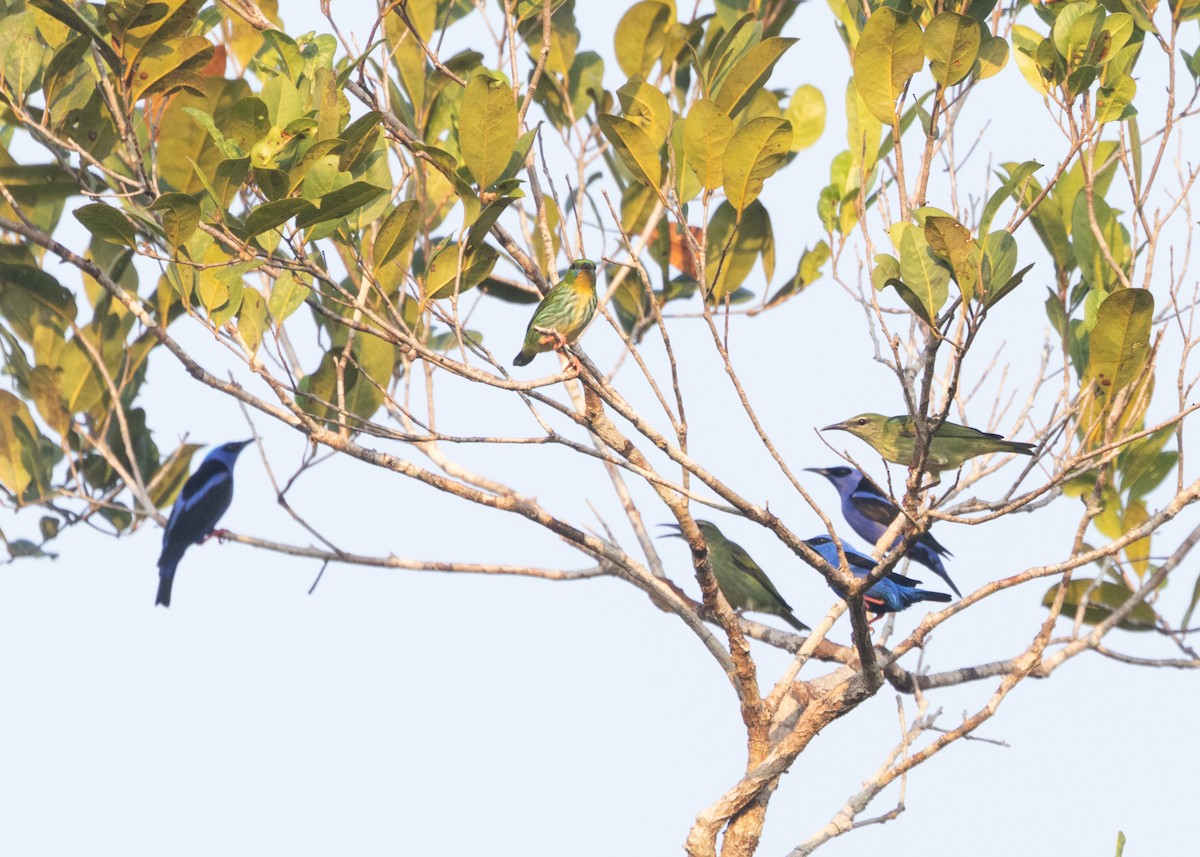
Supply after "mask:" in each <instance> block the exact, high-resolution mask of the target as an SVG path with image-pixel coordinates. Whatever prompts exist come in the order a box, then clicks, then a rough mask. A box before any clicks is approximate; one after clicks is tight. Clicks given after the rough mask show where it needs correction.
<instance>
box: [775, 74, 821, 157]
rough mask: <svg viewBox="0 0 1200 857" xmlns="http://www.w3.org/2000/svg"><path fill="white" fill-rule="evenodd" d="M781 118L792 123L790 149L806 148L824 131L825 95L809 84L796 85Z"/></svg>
mask: <svg viewBox="0 0 1200 857" xmlns="http://www.w3.org/2000/svg"><path fill="white" fill-rule="evenodd" d="M783 118H784V119H786V120H787V121H788V122H791V123H792V151H793V152H799V151H800V150H801V149H807V148H808V147H809V146H811V145H812V144H813V143H815V142H817V140H819V139H820V138H821V134H822V133H823V132H824V131H825V96H824V95H822V94H821V90H819V89H817V88H816V87H815V86H811V85H809V84H805V85H804V86H800V87H797V88H796V91H795V92H793V93H792V97H791V98H790V99H789V100H788V106H787V110H785V111H784V112H783Z"/></svg>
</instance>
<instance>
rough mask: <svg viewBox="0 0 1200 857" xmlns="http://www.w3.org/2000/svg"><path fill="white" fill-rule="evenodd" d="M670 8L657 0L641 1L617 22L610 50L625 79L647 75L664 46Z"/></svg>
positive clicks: (670, 14) (670, 13) (669, 19)
mask: <svg viewBox="0 0 1200 857" xmlns="http://www.w3.org/2000/svg"><path fill="white" fill-rule="evenodd" d="M671 17H672V12H671V7H670V6H668V5H667V4H665V3H659V2H657V0H642V2H640V3H634V4H633V5H632V6H631V7H629V11H628V12H626V13H625V14H624V15H622V16H621V20H620V21H619V22H617V30H616V32H615V33H614V34H613V47H614V49H615V52H616V55H617V65H619V66H620V67H621V71H623V72H625V76H626V77H633V76H634V75H635V74H640V75H642V76H643V77H645V76H647V75H649V74H650V70H651V69H652V68H654V64H655V63H656V62H658V58H659V57H660V56H662V52H663V46H664V45H665V44H666V39H667V28H668V27H669V26H670V24H671Z"/></svg>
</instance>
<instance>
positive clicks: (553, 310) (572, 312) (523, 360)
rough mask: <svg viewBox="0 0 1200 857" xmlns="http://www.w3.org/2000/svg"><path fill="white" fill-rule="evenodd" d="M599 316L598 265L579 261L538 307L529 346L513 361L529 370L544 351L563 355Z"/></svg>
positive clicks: (527, 338)
mask: <svg viewBox="0 0 1200 857" xmlns="http://www.w3.org/2000/svg"><path fill="white" fill-rule="evenodd" d="M595 312H596V263H595V262H593V261H591V260H590V259H576V260H575V261H574V262H572V263H571V268H570V270H568V271H567V273H566V274H564V275H563V278H562V279H561V280H559V281H558V285H557V286H555V287H554V288H552V289H551V290H550V291H548V292H546V296H545V297H544V298H542V302H541V303H540V304H538V305H537V309H536V310H535V311H534V313H533V319H532V320H531V321H530V322H529V327H527V328H526V329H525V342H524V343H522V345H521V352H520V353H519V354H518V355H517V356H516V358H515V359H514V360H513V364H514V365H516V366H526V365H528V364H529V362H530V361H531V360H533V358H534V356H535V355H538V354H541V353H542V352H543V351H559V350H562V349H563V348H565V347H566V346H567V345H569V344H570V343H572V342H574V341H575V340H576V339H578V338H579V334H581V333H583V329H584V328H585V327H587V326H588V322H590V321H591V320H592V315H593V314H594V313H595Z"/></svg>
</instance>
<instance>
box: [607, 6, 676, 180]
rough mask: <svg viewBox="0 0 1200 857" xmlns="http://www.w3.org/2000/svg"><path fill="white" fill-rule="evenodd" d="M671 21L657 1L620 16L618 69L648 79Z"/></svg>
mask: <svg viewBox="0 0 1200 857" xmlns="http://www.w3.org/2000/svg"><path fill="white" fill-rule="evenodd" d="M671 18H672V11H671V7H670V6H668V5H667V4H665V3H659V2H657V0H643V2H640V3H634V4H633V6H631V7H630V8H629V11H628V12H626V13H625V14H624V15H622V16H621V20H620V21H619V22H617V30H616V32H615V33H614V34H613V47H614V49H615V52H616V55H617V65H619V66H620V67H621V71H623V72H624V73H625V76H626V77H633V76H634V75H635V74H640V75H642V77H647V76H649V74H650V70H651V69H652V68H654V64H655V63H656V62H658V58H659V57H660V56H662V52H663V46H664V45H665V44H666V36H667V28H668V27H669V26H670V24H671ZM656 184H657V182H656Z"/></svg>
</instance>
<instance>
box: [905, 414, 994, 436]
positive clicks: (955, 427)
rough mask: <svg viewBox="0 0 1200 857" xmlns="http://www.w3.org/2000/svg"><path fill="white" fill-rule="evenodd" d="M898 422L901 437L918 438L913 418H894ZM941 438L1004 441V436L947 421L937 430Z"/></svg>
mask: <svg viewBox="0 0 1200 857" xmlns="http://www.w3.org/2000/svg"><path fill="white" fill-rule="evenodd" d="M892 419H894V420H896V426H897V430H898V433H899V435H900V437H913V438H915V437H916V436H917V425H916V423H915V422H914V421H913V418H912V417H893V418H892ZM937 436H938V437H939V438H954V439H956V440H980V439H982V438H988V439H990V440H1004V435H1002V434H992V433H991V432H986V431H980V430H979V429H973V428H971V427H970V426H960V425H959V424H958V423H952V422H950V421H949V420H946V421H945V422H944V423H942V424H941V425H940V426H938V429H937Z"/></svg>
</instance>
